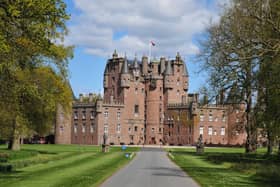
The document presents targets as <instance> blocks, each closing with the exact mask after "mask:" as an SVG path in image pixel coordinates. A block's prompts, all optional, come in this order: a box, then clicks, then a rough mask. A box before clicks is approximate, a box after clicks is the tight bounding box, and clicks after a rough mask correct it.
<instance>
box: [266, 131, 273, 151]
mask: <svg viewBox="0 0 280 187" xmlns="http://www.w3.org/2000/svg"><path fill="white" fill-rule="evenodd" d="M267 141H268V142H267V143H268V144H267V154H268V155H271V154H272V150H273V138H272V136H271V132H267Z"/></svg>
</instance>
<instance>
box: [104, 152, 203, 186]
mask: <svg viewBox="0 0 280 187" xmlns="http://www.w3.org/2000/svg"><path fill="white" fill-rule="evenodd" d="M166 154H167V153H166V152H165V151H163V150H162V149H160V148H142V150H141V151H140V152H138V153H137V155H136V157H135V158H134V159H133V160H132V161H131V162H130V163H129V164H128V165H127V166H126V167H124V168H123V169H121V170H120V171H118V172H117V173H115V174H114V175H113V176H112V177H111V178H109V179H107V181H105V182H104V183H103V184H102V185H101V186H102V187H126V186H127V187H149V186H151V187H157V186H158V187H168V186H171V187H181V186H182V187H183V186H184V187H187V186H189V187H198V186H199V185H198V184H197V183H196V182H194V181H193V180H192V179H191V178H190V177H189V176H187V175H186V174H185V172H183V171H182V170H181V169H180V168H179V167H178V166H176V165H175V164H174V163H173V162H171V161H170V160H169V158H168V157H167V155H166Z"/></svg>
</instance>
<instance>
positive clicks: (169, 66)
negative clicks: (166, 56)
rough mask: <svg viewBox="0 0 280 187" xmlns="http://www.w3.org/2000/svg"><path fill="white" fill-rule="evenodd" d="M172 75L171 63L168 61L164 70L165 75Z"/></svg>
mask: <svg viewBox="0 0 280 187" xmlns="http://www.w3.org/2000/svg"><path fill="white" fill-rule="evenodd" d="M171 74H172V67H171V61H170V60H168V61H167V67H166V70H165V75H171Z"/></svg>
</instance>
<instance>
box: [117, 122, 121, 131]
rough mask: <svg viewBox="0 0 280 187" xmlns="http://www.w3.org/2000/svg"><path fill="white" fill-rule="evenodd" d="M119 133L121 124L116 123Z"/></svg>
mask: <svg viewBox="0 0 280 187" xmlns="http://www.w3.org/2000/svg"><path fill="white" fill-rule="evenodd" d="M120 132H121V124H120V123H118V124H117V133H120Z"/></svg>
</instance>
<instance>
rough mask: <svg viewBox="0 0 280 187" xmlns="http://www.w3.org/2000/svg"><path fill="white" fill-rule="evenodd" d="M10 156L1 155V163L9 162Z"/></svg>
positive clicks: (6, 154)
mask: <svg viewBox="0 0 280 187" xmlns="http://www.w3.org/2000/svg"><path fill="white" fill-rule="evenodd" d="M9 157H10V155H9V154H8V153H0V163H4V162H7V161H8V159H9Z"/></svg>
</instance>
